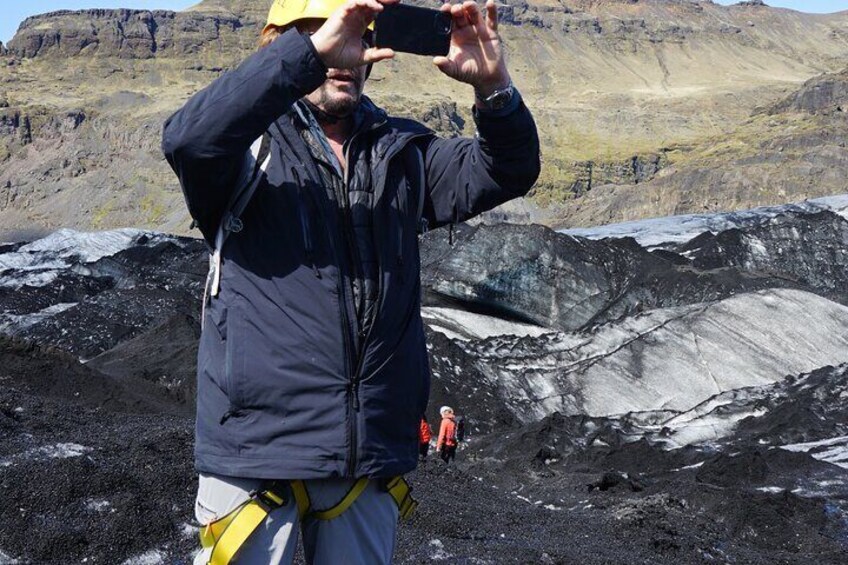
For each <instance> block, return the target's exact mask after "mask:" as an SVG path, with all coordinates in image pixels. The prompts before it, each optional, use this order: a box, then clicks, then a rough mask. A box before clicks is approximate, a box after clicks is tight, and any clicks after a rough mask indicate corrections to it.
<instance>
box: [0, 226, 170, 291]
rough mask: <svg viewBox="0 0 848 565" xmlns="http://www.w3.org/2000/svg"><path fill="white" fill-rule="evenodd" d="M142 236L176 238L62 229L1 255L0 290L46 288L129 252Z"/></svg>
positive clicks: (122, 231) (135, 231)
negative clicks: (73, 271) (83, 267)
mask: <svg viewBox="0 0 848 565" xmlns="http://www.w3.org/2000/svg"><path fill="white" fill-rule="evenodd" d="M142 236H147V237H149V238H150V239H151V240H153V241H154V242H155V241H157V240H161V241H165V240H172V239H173V238H171V237H170V236H166V235H163V234H157V233H155V232H147V231H143V230H138V229H132V228H124V229H119V230H112V231H104V232H90V233H89V232H78V231H75V230H70V229H62V230H59V231H57V232H54V233H52V234H50V235H48V236H47V237H45V238H42V239H39V240H36V241H34V242H32V243H28V244H26V245H23V246H21V247H20V248H19V249H18V250H17V251H12V252H9V253H2V254H0V288H3V287H5V288H20V287H22V286H24V285H27V286H46V285H48V284H50V283H51V282H53V281H54V280H55V279H56V277H58V276H59V274H60V273H61V272H62V271H66V270H69V269H72V268H73V267H74V266H78V265H85V264H89V263H94V262H96V261H99V260H100V259H102V258H104V257H110V256H112V255H115V254H116V253H119V252H121V251H123V250H125V249H129V248H130V247H132V246H133V245H135V244H136V242H137V241H138V239H139V238H140V237H142Z"/></svg>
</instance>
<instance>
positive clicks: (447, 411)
mask: <svg viewBox="0 0 848 565" xmlns="http://www.w3.org/2000/svg"><path fill="white" fill-rule="evenodd" d="M439 414H441V415H442V416H444V415H445V414H453V408H451V407H450V406H442V407H441V408H439Z"/></svg>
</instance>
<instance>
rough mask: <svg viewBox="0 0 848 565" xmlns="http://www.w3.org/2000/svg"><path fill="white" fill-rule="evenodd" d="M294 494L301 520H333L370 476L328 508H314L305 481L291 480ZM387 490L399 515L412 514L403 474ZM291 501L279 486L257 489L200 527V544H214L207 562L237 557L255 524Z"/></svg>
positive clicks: (218, 564)
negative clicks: (259, 490)
mask: <svg viewBox="0 0 848 565" xmlns="http://www.w3.org/2000/svg"><path fill="white" fill-rule="evenodd" d="M289 486H290V487H291V492H292V495H293V496H294V500H295V503H296V504H297V514H298V516H299V517H300V519H301V520H303V519H304V518H315V519H317V520H332V519H333V518H338V517H339V516H341V515H342V514H344V512H345V511H346V510H347V509H348V508H350V507H351V505H353V503H354V502H356V499H357V498H359V495H361V494H362V493H363V492H364V491H365V489H366V488H367V487H368V478H367V477H363V478H361V479H359V480H357V481H356V482H355V483H354V484H353V486H352V487H351V488H350V490H349V491H348V492H347V494H345V495H344V498H342V500H341V501H340V502H339V503H338V504H336V505H335V506H333V507H332V508H328V509H327V510H318V511H313V510H311V507H312V503H311V501H310V500H309V492H307V490H306V485H304V483H303V481H289ZM385 488H386V491H387V492H388V493H389V494H390V495H391V496H392V498H393V499H394V501H395V504H397V507H398V511H399V513H400V517H401V518H403V519H406V518H409V516H410V515H411V514H412V512H413V511H414V510H415V508H417V507H418V502H416V501H415V500H414V499H413V498H412V495H411V494H410V493H411V491H412V488H411V487H410V486H409V483H407V482H406V479H404V478H403V477H395V478H393V479H390V480H388V481H387V482H386V484H385ZM286 504H288V501H287V500H286V497H285V496H284V495H281V494H280V491H279V490H278V489H277V488H276V486H272V487H271V488H269V489H267V490H263V491H261V492H256V493H253V494H252V495H251V499H250V500H248V501H247V502H245V503H244V504H242V505H241V506H239V507H238V508H236V509H235V510H233V511H232V512H230V513H229V514H227V515H226V516H224V517H223V518H221V519H220V520H216V521H215V522H212V523H211V524H208V525H207V526H205V527H203V528H201V530H200V545H202V546H203V547H204V548H210V547H211V548H212V555H211V557H210V558H209V563H208V565H228V564H229V562H230V561H231V560H232V559H233V557H235V554H236V553H237V552H238V550H239V548H241V546H242V545H244V542H246V541H247V538H249V537H250V536H251V535H252V534H253V532H254V531H255V530H256V528H258V527H259V525H260V524H262V522H264V521H265V518H266V517H267V516H268V514H269V513H270V512H271V510H274V509H276V508H279V507H281V506H285V505H286Z"/></svg>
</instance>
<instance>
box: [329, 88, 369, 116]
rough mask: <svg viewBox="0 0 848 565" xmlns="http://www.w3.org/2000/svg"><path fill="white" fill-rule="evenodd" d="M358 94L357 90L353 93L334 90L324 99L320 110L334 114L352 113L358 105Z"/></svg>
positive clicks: (344, 114) (345, 114)
mask: <svg viewBox="0 0 848 565" xmlns="http://www.w3.org/2000/svg"><path fill="white" fill-rule="evenodd" d="M360 96H361V95H360V94H359V93H358V92H357V93H355V94H354V93H347V92H336V93H334V94H333V96H331V97H330V99H329V100H325V101H324V104H323V106H324V108H322V110H324V111H325V112H327V113H328V114H332V115H334V116H339V117H344V116H348V115H350V114H352V113H353V111H354V110H355V109H356V107H357V106H359V99H360Z"/></svg>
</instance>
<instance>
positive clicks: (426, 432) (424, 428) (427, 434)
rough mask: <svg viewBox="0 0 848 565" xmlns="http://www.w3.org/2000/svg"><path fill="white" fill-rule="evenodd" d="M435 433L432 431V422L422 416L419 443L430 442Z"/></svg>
mask: <svg viewBox="0 0 848 565" xmlns="http://www.w3.org/2000/svg"><path fill="white" fill-rule="evenodd" d="M432 437H433V433H432V432H431V431H430V424H428V423H427V420H425V419H424V418H421V425H420V426H419V427H418V443H430V439H431V438H432Z"/></svg>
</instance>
